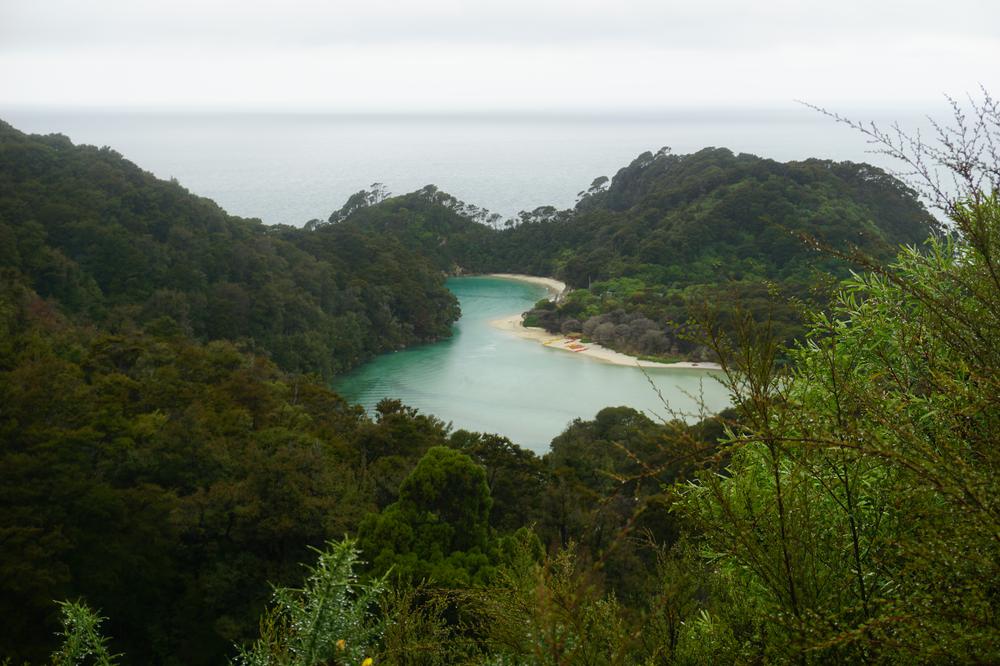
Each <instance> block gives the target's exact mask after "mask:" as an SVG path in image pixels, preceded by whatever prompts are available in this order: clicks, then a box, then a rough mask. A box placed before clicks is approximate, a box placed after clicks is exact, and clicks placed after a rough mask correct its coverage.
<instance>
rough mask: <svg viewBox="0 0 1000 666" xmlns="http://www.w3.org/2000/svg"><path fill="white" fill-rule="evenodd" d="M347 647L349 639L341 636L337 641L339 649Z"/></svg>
mask: <svg viewBox="0 0 1000 666" xmlns="http://www.w3.org/2000/svg"><path fill="white" fill-rule="evenodd" d="M345 647H347V641H345V640H344V639H343V638H341V639H340V640H339V641H337V649H338V650H343V649H344V648H345Z"/></svg>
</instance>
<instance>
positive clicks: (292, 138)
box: [0, 103, 919, 226]
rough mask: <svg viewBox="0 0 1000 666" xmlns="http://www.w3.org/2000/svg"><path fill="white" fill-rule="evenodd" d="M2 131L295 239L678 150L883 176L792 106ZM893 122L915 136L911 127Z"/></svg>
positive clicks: (517, 197) (115, 119)
mask: <svg viewBox="0 0 1000 666" xmlns="http://www.w3.org/2000/svg"><path fill="white" fill-rule="evenodd" d="M841 110H842V111H845V110H843V109H841ZM845 112H846V111H845ZM849 115H854V114H849ZM856 117H859V118H862V119H865V120H867V119H869V118H871V114H869V113H865V112H860V111H859V112H858V113H857V114H856ZM0 118H2V119H3V120H6V121H7V122H10V123H12V124H13V125H14V126H15V127H17V128H18V129H21V130H23V131H26V132H39V133H48V132H60V133H63V134H66V135H67V136H69V137H70V138H71V139H72V140H73V141H75V142H78V143H90V144H94V145H98V146H104V145H107V146H111V147H112V148H114V149H115V150H117V151H118V152H120V153H122V154H123V155H125V157H127V158H128V159H130V160H132V161H133V162H135V163H136V164H138V165H139V166H141V167H142V168H143V169H147V170H149V171H152V172H153V173H154V174H156V175H157V176H159V177H161V178H170V177H174V178H176V179H177V180H178V181H180V183H181V184H182V185H184V186H185V187H187V188H188V189H190V190H191V191H192V192H194V193H195V194H199V195H201V196H205V197H209V198H211V199H214V200H215V201H216V202H218V203H219V205H221V206H222V207H223V208H225V209H226V210H227V211H229V212H230V213H233V214H235V215H242V216H244V217H259V218H260V219H262V220H263V221H264V222H266V223H269V224H274V223H283V224H291V225H295V226H301V225H303V224H305V223H306V222H307V221H308V220H309V219H310V218H322V219H326V218H327V217H328V216H329V215H330V213H331V212H333V211H334V210H336V209H338V208H340V206H341V205H343V203H344V201H346V199H347V197H348V196H350V195H351V194H353V193H354V192H357V191H358V190H360V189H362V188H365V187H368V186H369V185H370V184H371V183H373V182H376V181H378V182H382V183H385V185H386V186H387V187H388V188H389V190H390V191H392V192H395V193H396V194H401V193H403V192H412V191H413V190H416V189H419V188H421V187H423V186H424V185H427V184H429V183H433V184H435V185H437V186H438V187H440V188H441V189H442V190H444V191H446V192H450V193H451V194H453V195H455V196H457V197H458V198H460V199H463V200H465V201H467V202H469V203H472V204H476V205H477V206H483V207H486V208H488V209H490V210H492V211H494V212H497V213H500V214H501V215H503V216H505V217H506V216H512V215H514V214H516V213H517V211H519V210H531V209H533V208H535V207H536V206H542V205H553V206H556V207H559V208H565V207H569V206H572V205H573V204H574V202H575V201H576V195H577V192H580V191H581V190H585V189H587V187H588V186H589V185H590V183H591V181H592V180H593V179H594V178H596V177H598V176H613V175H614V174H615V172H616V171H617V170H618V169H620V168H621V167H623V166H625V165H627V164H628V163H629V162H631V161H632V160H633V159H635V157H636V156H637V155H638V154H639V153H642V152H643V151H646V150H652V151H656V150H657V149H659V148H660V147H661V146H672V147H673V149H674V151H675V152H677V153H686V152H692V151H696V150H699V149H701V148H704V147H706V146H726V147H728V148H730V149H732V150H733V151H735V152H741V151H742V152H750V153H756V154H758V155H761V156H763V157H771V158H774V159H778V160H790V159H803V158H806V157H826V158H831V159H851V160H855V161H874V162H876V163H879V159H878V156H876V155H871V154H867V153H866V152H865V151H866V150H867V149H868V148H869V146H868V145H867V144H866V143H865V141H864V137H862V136H861V135H860V134H858V133H856V132H854V131H852V130H850V129H847V128H846V127H843V126H840V125H837V124H836V123H833V122H831V121H830V120H828V119H827V118H825V117H823V116H820V115H819V114H817V113H816V112H814V111H812V110H809V109H805V108H803V107H801V106H798V105H795V104H792V103H789V108H787V109H784V110H780V111H769V112H764V111H759V110H756V111H755V110H747V109H717V110H715V111H704V112H699V113H694V112H680V111H675V112H666V111H665V112H663V113H659V114H651V115H634V114H633V115H628V114H626V115H622V116H614V115H612V116H607V117H600V116H593V117H591V116H581V117H573V116H569V117H562V116H551V117H545V116H541V117H532V116H527V117H525V116H517V115H513V116H504V115H498V116H485V117H478V116H468V117H466V116H458V117H437V116H427V117H406V116H399V117H395V116H386V117H344V116H337V115H296V114H288V115H280V114H278V115H260V114H223V113H219V114H193V113H191V114H183V113H174V114H170V113H164V114H152V113H116V112H110V111H107V112H99V111H91V112H73V111H69V110H64V111H58V110H56V111H40V110H35V111H28V110H23V109H21V110H16V109H4V108H0ZM876 119H880V118H878V117H876ZM880 120H881V119H880ZM885 120H886V122H888V121H891V120H901V121H903V124H904V126H908V127H912V125H911V124H910V123H908V122H907V118H905V117H903V118H900V117H899V116H894V117H890V118H888V119H885ZM918 126H919V125H918Z"/></svg>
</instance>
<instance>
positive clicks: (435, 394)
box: [333, 276, 729, 454]
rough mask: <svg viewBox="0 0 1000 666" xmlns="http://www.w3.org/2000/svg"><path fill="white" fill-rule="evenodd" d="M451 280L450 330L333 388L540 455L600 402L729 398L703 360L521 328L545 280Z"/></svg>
mask: <svg viewBox="0 0 1000 666" xmlns="http://www.w3.org/2000/svg"><path fill="white" fill-rule="evenodd" d="M448 288H449V289H451V290H452V292H453V293H454V294H455V296H456V297H457V298H458V300H459V302H460V303H461V306H462V318H461V319H460V320H459V321H458V322H457V323H456V324H455V329H454V335H453V336H452V337H451V338H450V339H448V340H444V341H441V342H437V343H434V344H430V345H425V346H422V347H416V348H411V349H406V350H403V351H399V352H394V353H391V354H384V355H382V356H380V357H378V358H376V359H374V360H373V361H371V362H370V363H367V364H365V365H363V366H361V367H360V368H358V369H357V370H355V371H354V372H352V373H350V374H348V375H344V376H342V377H340V378H338V379H337V380H336V381H335V382H334V385H333V388H334V389H335V390H337V391H338V392H339V393H341V394H342V395H343V396H344V397H345V398H346V399H347V400H349V401H351V402H356V403H359V404H361V405H362V406H363V407H364V408H365V409H366V410H368V411H369V412H371V411H372V410H373V409H374V407H375V405H376V404H378V402H379V401H380V400H382V399H383V398H397V399H399V400H401V401H402V402H403V403H404V404H407V405H410V406H412V407H416V408H418V409H419V410H420V411H421V412H422V413H425V414H433V415H434V416H437V417H438V418H440V419H442V420H444V421H445V422H451V423H452V425H453V426H454V427H455V428H456V429H457V428H464V429H466V430H473V431H478V432H489V433H498V434H501V435H505V436H507V437H509V438H510V439H511V441H513V442H514V443H515V444H519V445H521V446H523V447H525V448H528V449H531V450H533V451H535V452H536V453H539V454H543V453H545V452H546V451H548V448H549V443H550V442H551V440H552V438H553V437H555V436H556V435H558V434H559V433H561V432H562V431H563V430H564V429H565V428H566V426H567V425H569V423H570V422H571V421H573V419H576V418H581V419H591V418H593V417H594V415H595V414H596V413H597V412H598V411H600V410H601V409H603V408H604V407H617V406H628V407H632V408H635V409H638V410H642V411H644V412H646V413H647V414H648V415H650V416H651V417H652V418H654V419H661V418H665V419H670V418H674V417H676V416H679V415H684V417H685V418H686V420H688V421H692V422H693V421H695V420H698V419H699V418H702V416H704V415H703V414H701V412H700V410H701V407H702V406H704V407H705V408H706V409H707V410H708V412H710V413H715V412H718V411H720V410H722V409H725V408H726V407H727V406H728V405H729V394H728V391H727V390H726V389H725V387H724V386H723V385H722V384H721V383H720V382H719V381H718V375H717V373H715V372H712V371H710V370H708V369H706V368H704V367H696V368H688V367H646V368H642V369H640V368H638V367H636V366H635V365H633V364H629V363H628V362H627V357H621V355H614V352H610V353H608V350H600V349H596V350H587V351H588V352H590V353H571V351H567V350H566V349H560V348H558V347H559V345H558V344H556V343H557V342H558V341H556V340H553V339H552V338H553V337H554V336H546V335H545V334H543V333H539V332H538V331H531V330H528V331H525V330H524V329H523V328H521V327H520V326H519V325H518V321H519V316H518V314H519V313H521V312H524V311H526V310H529V309H530V308H531V307H532V305H534V304H535V303H536V302H537V301H539V300H540V299H542V298H545V297H546V296H547V295H551V293H552V289H554V288H556V285H555V284H553V283H551V282H550V283H549V284H548V285H546V284H545V283H544V282H536V281H527V280H520V279H516V277H514V276H504V277H498V276H486V277H462V278H451V279H450V280H448ZM533 338H534V339H533ZM544 342H549V344H548V345H546V344H543V343H544ZM654 365H655V364H654ZM657 391H659V395H658V394H657ZM660 396H662V398H663V401H665V402H666V406H665V405H664V402H663V401H661V399H660Z"/></svg>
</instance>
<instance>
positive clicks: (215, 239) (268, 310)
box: [0, 124, 458, 376]
mask: <svg viewBox="0 0 1000 666" xmlns="http://www.w3.org/2000/svg"><path fill="white" fill-rule="evenodd" d="M0 266H3V267H7V268H13V269H15V270H16V271H17V272H18V273H19V274H20V275H22V276H24V278H25V279H26V281H27V284H28V285H29V286H31V287H32V288H33V289H34V290H36V291H37V292H38V293H39V294H40V295H41V296H43V297H45V298H51V299H54V300H56V301H58V302H59V304H60V305H61V306H62V307H63V308H65V309H66V311H68V312H70V313H73V314H76V315H79V316H81V317H83V318H84V319H86V320H88V321H93V322H96V323H99V324H101V325H103V326H107V327H110V328H112V329H115V330H118V329H121V328H122V327H123V326H128V325H135V326H147V325H150V324H152V323H153V322H157V325H160V326H172V327H177V328H178V329H179V330H180V331H181V332H183V333H185V334H188V335H192V336H194V337H195V338H197V339H199V340H218V339H227V340H242V341H246V342H247V343H248V344H249V345H251V346H252V347H253V348H254V349H256V350H258V351H260V352H264V353H267V354H269V355H270V356H271V357H272V358H273V359H274V360H275V361H276V362H277V363H278V364H279V365H281V366H282V367H283V368H285V369H288V370H293V371H299V372H316V373H319V374H322V375H324V376H330V375H332V374H334V373H337V372H340V371H343V370H345V369H348V368H351V367H353V366H355V365H357V364H358V363H360V362H362V361H364V360H366V359H368V358H370V357H371V356H373V355H375V354H378V353H380V352H384V351H389V350H393V349H398V348H400V347H403V346H406V345H411V344H415V343H420V342H427V341H430V340H435V339H438V338H441V337H444V336H447V335H450V325H451V323H452V322H453V321H454V320H455V319H456V318H457V316H458V309H457V303H456V301H455V299H454V298H453V297H452V296H451V294H450V292H448V291H447V290H446V289H445V287H444V284H443V279H442V276H441V274H440V272H439V271H437V270H435V268H434V267H433V265H431V263H430V262H429V261H427V260H426V259H425V258H424V257H423V256H421V255H419V254H417V253H415V252H413V251H412V250H411V248H408V247H405V246H403V245H401V244H400V243H399V242H398V240H396V239H395V238H392V237H389V236H386V235H384V234H376V233H366V232H364V231H362V230H360V229H358V228H354V227H347V226H342V227H339V226H338V227H329V228H324V229H321V230H317V231H306V230H301V229H296V228H292V227H283V226H274V227H267V226H265V225H263V224H261V223H260V221H259V220H248V219H242V218H238V217H234V216H231V215H228V214H226V213H225V211H223V210H222V209H221V208H219V207H218V206H217V205H216V204H215V203H214V202H212V201H210V200H208V199H205V198H202V197H198V196H195V195H192V194H191V193H189V192H188V191H187V190H185V189H184V188H183V187H181V186H180V185H179V184H178V183H176V182H173V181H170V182H168V181H164V180H160V179H157V178H155V177H154V176H153V175H152V174H150V173H147V172H145V171H142V170H141V169H140V168H138V167H137V166H135V165H134V164H132V163H131V162H129V161H127V160H125V159H124V158H123V157H122V156H121V155H119V154H118V153H116V152H114V151H113V150H111V149H109V148H100V149H99V148H95V147H92V146H74V145H73V144H72V143H71V142H70V141H69V140H68V139H67V138H66V137H63V136H60V135H51V136H44V137H43V136H29V135H26V134H23V133H21V132H19V131H17V130H15V129H14V128H12V127H10V126H9V125H6V124H0Z"/></svg>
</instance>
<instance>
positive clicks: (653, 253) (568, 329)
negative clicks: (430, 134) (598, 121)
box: [321, 148, 938, 360]
mask: <svg viewBox="0 0 1000 666" xmlns="http://www.w3.org/2000/svg"><path fill="white" fill-rule="evenodd" d="M364 194H366V193H359V194H358V195H355V198H354V199H353V202H354V203H353V205H349V206H345V208H343V209H341V210H340V211H338V212H337V213H334V215H333V216H331V222H336V223H337V225H336V226H343V225H346V226H350V227H355V228H359V229H365V230H378V231H379V232H381V233H384V234H388V235H392V236H395V237H397V238H400V239H401V241H402V242H403V244H405V245H406V246H407V247H413V248H419V249H420V251H421V252H422V253H424V254H425V255H427V256H430V257H432V258H433V260H434V261H435V264H436V265H437V266H438V268H440V269H442V270H446V271H448V272H450V273H455V274H461V273H463V272H478V273H485V272H519V273H529V274H534V275H552V276H555V277H558V278H560V279H562V280H564V281H565V282H566V283H567V284H568V285H569V286H570V287H571V288H572V289H573V291H572V292H571V293H570V294H569V295H568V297H567V298H565V299H564V300H563V301H561V302H560V303H559V304H558V305H557V304H553V303H547V302H546V303H541V304H539V307H538V308H536V309H535V310H533V311H531V312H530V313H529V314H528V318H527V323H528V324H529V325H535V326H542V327H544V328H546V329H548V330H549V331H552V332H556V333H558V332H562V333H565V334H572V333H576V334H580V335H582V336H583V337H585V338H587V339H590V340H594V341H596V342H598V343H600V344H602V345H605V346H608V347H612V348H614V349H618V350H620V351H625V352H628V353H632V354H635V355H640V356H652V357H659V358H678V357H687V358H692V359H695V360H707V358H708V357H709V355H710V351H709V350H708V349H707V348H705V347H704V346H703V345H699V344H696V343H694V342H692V341H691V340H690V335H688V333H689V331H688V328H687V323H688V320H689V319H690V318H691V317H692V316H693V315H694V314H695V313H696V310H697V309H698V308H699V307H700V305H701V304H703V303H705V302H710V303H714V304H715V305H716V306H717V307H718V309H719V310H720V311H721V312H724V313H725V312H729V311H731V310H733V309H734V308H735V307H736V305H737V304H738V305H739V306H740V307H741V308H742V309H744V310H749V311H751V312H753V313H754V314H755V315H756V316H757V318H758V319H759V320H763V319H765V318H770V320H771V322H772V325H773V326H774V327H775V328H776V330H777V331H778V332H779V334H780V335H781V337H782V338H784V339H788V340H791V339H793V338H795V337H796V336H800V335H801V334H802V332H803V331H804V329H803V325H802V324H803V321H802V317H801V312H800V311H799V310H798V309H797V308H796V307H795V306H794V305H793V304H790V303H789V301H811V302H816V301H818V302H825V300H826V298H827V294H826V292H825V289H824V287H825V286H828V285H829V284H830V281H831V276H832V278H835V279H839V278H844V277H847V275H848V272H849V269H850V264H849V262H845V261H843V260H842V259H840V258H838V257H836V256H834V255H829V254H823V253H818V252H816V251H815V247H814V246H811V245H807V244H806V243H804V242H803V237H804V236H808V237H810V238H812V239H814V240H817V241H819V242H821V243H823V244H824V245H827V246H829V247H831V248H836V249H838V250H840V251H842V252H849V251H860V252H863V253H864V254H865V255H867V256H869V257H873V258H876V259H878V260H879V261H881V262H887V261H890V260H891V259H892V258H893V257H894V256H895V254H896V251H897V249H898V247H899V246H900V245H911V244H919V243H921V242H922V241H923V240H924V239H925V238H927V236H928V235H929V234H931V233H933V232H935V231H936V230H937V228H938V225H937V223H936V221H935V219H934V218H933V216H931V215H930V214H929V213H928V212H927V211H926V209H925V208H924V207H923V205H922V204H921V203H920V202H919V201H918V199H917V197H916V193H915V192H914V191H913V190H912V189H911V188H909V187H908V186H906V185H905V184H904V183H902V182H901V181H899V180H898V179H896V178H894V177H893V176H891V175H889V174H887V173H886V172H884V171H883V170H881V169H879V168H876V167H873V166H871V165H868V164H855V163H851V162H831V161H828V160H818V159H813V160H806V161H804V162H788V163H784V164H783V163H780V162H775V161H773V160H768V159H762V158H759V157H756V156H754V155H746V154H740V155H734V154H733V153H732V152H730V151H728V150H726V149H722V148H706V149H705V150H702V151H699V152H697V153H694V154H692V155H674V154H672V153H670V151H669V150H667V149H664V150H661V151H659V152H657V153H656V154H653V153H645V154H643V155H640V156H639V157H638V158H636V160H635V161H633V162H632V163H631V164H630V165H628V166H627V167H625V168H623V169H621V170H620V171H619V172H618V173H617V174H616V175H615V176H614V178H612V179H611V180H608V179H607V178H599V179H597V180H596V181H595V182H594V184H593V185H592V186H591V188H590V189H589V190H587V191H585V192H581V193H580V200H579V202H578V203H577V205H576V207H575V209H573V210H562V211H560V210H556V209H554V208H552V207H542V208H538V209H536V210H534V211H531V212H526V213H522V214H521V215H520V217H519V218H518V219H517V220H509V221H507V223H506V224H505V225H500V224H499V223H498V221H497V220H496V219H495V218H490V217H489V216H488V214H487V213H485V212H484V211H481V210H479V209H476V208H475V207H470V206H468V205H466V204H463V203H462V202H460V201H457V200H455V199H454V197H451V196H449V195H447V194H445V193H442V192H440V191H438V190H437V189H436V188H434V187H431V186H428V187H426V188H424V189H422V190H420V191H418V192H414V193H412V194H408V195H404V196H401V197H392V198H388V199H386V198H384V197H376V196H373V195H372V194H371V193H368V196H363V195H364ZM483 222H485V223H487V224H483ZM321 226H322V225H321ZM775 294H777V295H779V296H780V298H778V299H776V298H774V296H775Z"/></svg>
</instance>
